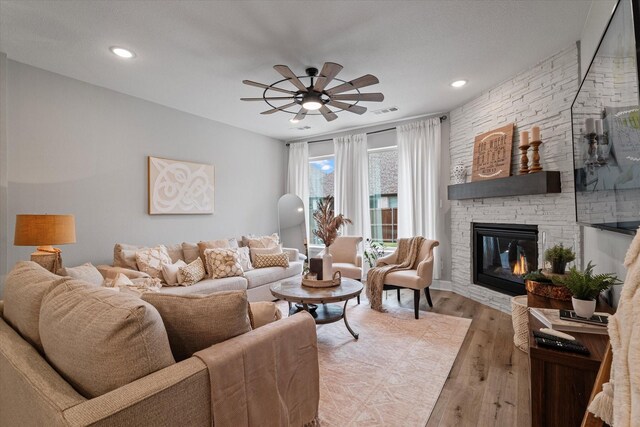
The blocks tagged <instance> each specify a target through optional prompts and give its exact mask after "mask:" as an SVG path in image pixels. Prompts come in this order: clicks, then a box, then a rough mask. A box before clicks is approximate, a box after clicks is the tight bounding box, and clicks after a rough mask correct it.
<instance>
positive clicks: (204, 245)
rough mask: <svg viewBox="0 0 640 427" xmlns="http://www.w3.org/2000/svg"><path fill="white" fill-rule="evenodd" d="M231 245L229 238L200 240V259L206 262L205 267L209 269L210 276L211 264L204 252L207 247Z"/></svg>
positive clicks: (220, 247) (215, 247) (217, 247)
mask: <svg viewBox="0 0 640 427" xmlns="http://www.w3.org/2000/svg"><path fill="white" fill-rule="evenodd" d="M230 247H231V246H230V245H229V241H228V240H227V239H218V240H207V241H206V242H205V241H200V242H198V250H199V252H200V259H201V260H202V262H203V263H204V268H205V270H206V271H207V275H208V277H211V272H210V271H209V265H208V262H207V257H206V255H205V253H204V251H206V250H207V249H229V248H230Z"/></svg>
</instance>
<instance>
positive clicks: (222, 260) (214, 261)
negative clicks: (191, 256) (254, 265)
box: [204, 249, 244, 279]
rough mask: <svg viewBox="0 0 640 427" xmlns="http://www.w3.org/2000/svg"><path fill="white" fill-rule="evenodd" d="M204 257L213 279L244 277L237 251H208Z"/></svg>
mask: <svg viewBox="0 0 640 427" xmlns="http://www.w3.org/2000/svg"><path fill="white" fill-rule="evenodd" d="M204 255H205V258H206V260H207V270H208V271H209V277H210V278H211V279H222V278H223V277H233V276H242V274H243V273H244V272H243V270H242V266H241V265H240V261H239V259H238V253H237V252H236V250H235V249H207V250H205V251H204Z"/></svg>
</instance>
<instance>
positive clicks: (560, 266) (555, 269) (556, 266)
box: [551, 261, 567, 274]
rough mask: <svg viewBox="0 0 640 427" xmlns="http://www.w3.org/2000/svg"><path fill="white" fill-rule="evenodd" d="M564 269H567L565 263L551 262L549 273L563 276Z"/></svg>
mask: <svg viewBox="0 0 640 427" xmlns="http://www.w3.org/2000/svg"><path fill="white" fill-rule="evenodd" d="M566 268H567V263H566V262H565V261H552V262H551V272H552V273H553V274H564V271H565V269H566Z"/></svg>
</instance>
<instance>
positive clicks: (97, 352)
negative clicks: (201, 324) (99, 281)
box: [40, 280, 175, 398]
mask: <svg viewBox="0 0 640 427" xmlns="http://www.w3.org/2000/svg"><path fill="white" fill-rule="evenodd" d="M40 336H41V338H42V345H43V348H44V353H45V355H46V357H47V359H48V360H49V362H50V363H51V365H52V366H54V367H55V368H56V370H57V371H58V372H59V373H60V374H61V375H62V376H63V377H64V378H65V379H66V380H67V381H68V382H69V383H70V384H71V385H72V386H73V387H74V388H75V389H76V390H78V392H79V393H80V394H82V395H83V396H85V397H87V398H93V397H96V396H100V395H102V394H104V393H107V392H109V391H111V390H115V389H117V388H119V387H121V386H123V385H125V384H129V383H130V382H132V381H135V380H137V379H138V378H141V377H144V376H146V375H149V374H151V373H152V372H155V371H157V370H160V369H162V368H165V367H167V366H169V365H171V364H173V363H175V361H174V359H173V356H172V354H171V348H170V347H169V340H168V338H167V332H166V330H165V328H164V325H163V323H162V319H161V317H160V314H159V313H158V311H157V310H156V309H155V308H154V307H153V306H151V305H150V304H148V303H146V302H145V301H142V300H141V299H140V298H138V297H136V296H133V295H129V294H126V293H122V292H113V291H112V290H109V289H104V288H94V287H89V285H87V284H86V283H84V282H81V281H78V280H68V281H66V282H64V283H62V284H60V285H58V286H56V287H55V288H54V289H52V290H51V292H49V293H48V294H47V295H46V296H45V298H44V300H43V302H42V308H41V310H40Z"/></svg>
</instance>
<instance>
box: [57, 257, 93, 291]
mask: <svg viewBox="0 0 640 427" xmlns="http://www.w3.org/2000/svg"><path fill="white" fill-rule="evenodd" d="M58 274H59V275H61V276H69V277H71V278H73V279H78V280H83V281H85V282H88V283H91V284H93V285H96V286H101V285H102V282H103V281H104V278H103V277H102V274H100V271H98V269H97V268H96V267H95V266H94V265H93V264H91V263H90V262H87V263H85V264H82V265H79V266H77V267H63V268H61V269H60V270H59V271H58Z"/></svg>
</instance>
